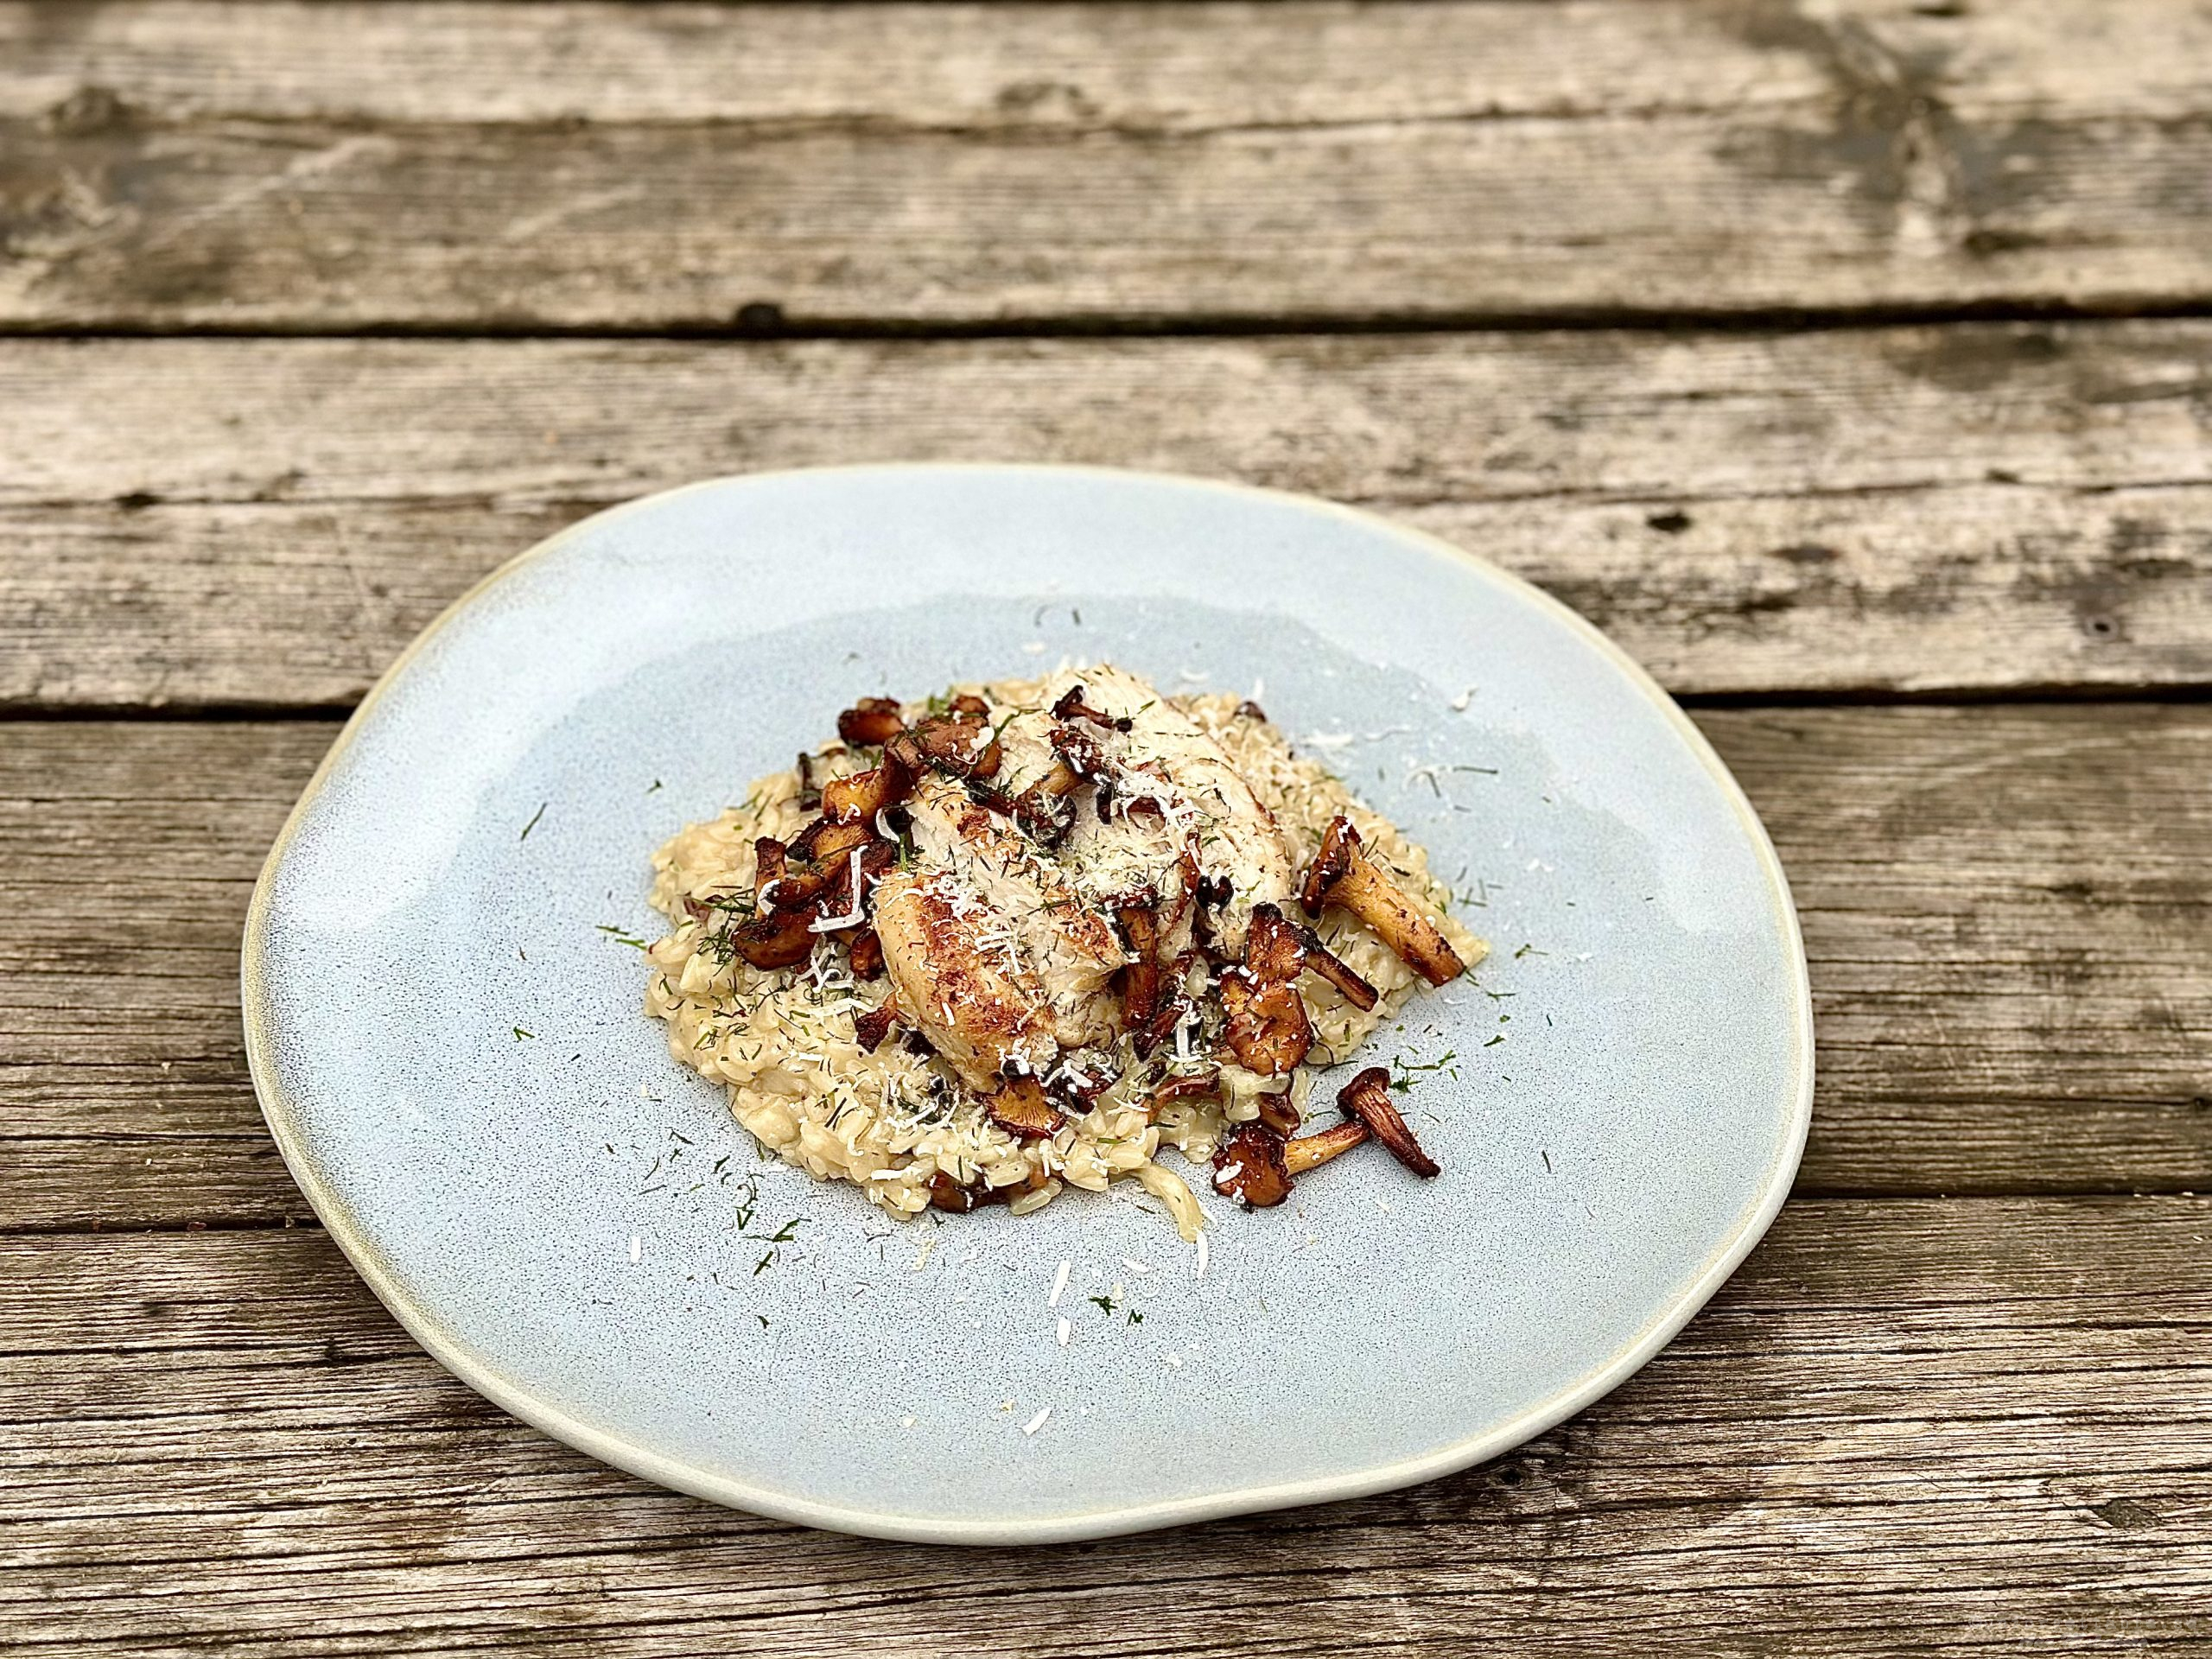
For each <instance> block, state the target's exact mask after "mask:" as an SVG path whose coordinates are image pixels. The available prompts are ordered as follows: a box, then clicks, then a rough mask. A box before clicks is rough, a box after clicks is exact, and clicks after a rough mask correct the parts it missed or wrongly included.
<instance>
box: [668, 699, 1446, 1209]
mask: <svg viewBox="0 0 2212 1659" xmlns="http://www.w3.org/2000/svg"><path fill="white" fill-rule="evenodd" d="M653 868H654V872H655V880H654V884H653V891H652V903H653V906H654V907H655V908H656V909H658V910H659V911H660V912H662V913H664V915H666V916H667V917H668V918H670V920H671V922H672V923H673V924H674V926H673V930H672V931H671V932H670V933H669V934H668V936H667V937H666V938H663V939H661V940H659V941H658V943H657V944H654V945H653V946H652V950H650V952H649V953H648V962H649V971H650V982H649V984H648V988H647V991H646V1007H647V1008H648V1010H649V1011H650V1012H651V1013H652V1014H654V1015H656V1016H657V1017H658V1018H660V1019H662V1020H666V1021H667V1022H668V1039H669V1047H670V1049H671V1052H673V1053H674V1054H675V1055H676V1056H677V1058H679V1059H681V1060H683V1062H685V1063H686V1064H687V1065H692V1066H694V1067H696V1068H697V1069H698V1070H699V1071H702V1072H703V1073H704V1074H705V1075H707V1076H708V1077H712V1078H715V1080H717V1081H719V1082H721V1083H722V1084H726V1085H727V1086H728V1090H729V1099H730V1106H731V1109H733V1110H734V1112H735V1114H736V1116H737V1118H738V1121H739V1122H741V1123H742V1124H744V1126H745V1127H746V1128H747V1129H749V1130H750V1131H752V1133H753V1135H754V1136H756V1137H757V1138H758V1139H759V1141H760V1144H761V1145H762V1146H763V1147H766V1148H767V1149H769V1150H771V1151H772V1152H774V1153H775V1154H777V1155H778V1156H779V1157H781V1158H782V1159H783V1160H785V1162H787V1163H791V1164H796V1165H798V1166H799V1167H801V1168H802V1169H804V1170H805V1171H806V1172H807V1173H809V1174H810V1175H812V1176H814V1177H815V1178H816V1179H818V1180H847V1181H851V1182H853V1183H854V1184H855V1185H858V1186H859V1187H860V1188H861V1191H862V1192H865V1193H867V1195H868V1198H870V1199H871V1200H873V1201H874V1203H876V1204H878V1205H881V1206H882V1207H883V1208H884V1209H886V1210H888V1211H893V1212H894V1213H896V1214H899V1215H902V1216H912V1215H916V1214H918V1213H919V1212H920V1211H923V1210H924V1209H925V1208H928V1207H930V1206H931V1205H934V1206H936V1207H937V1208H938V1209H940V1210H945V1211H969V1210H973V1209H975V1208H976V1206H978V1205H988V1204H1005V1205H1010V1206H1011V1208H1012V1210H1013V1212H1014V1214H1016V1215H1027V1214H1028V1213H1030V1212H1032V1211H1036V1210H1039V1209H1041V1208H1042V1207H1043V1206H1044V1205H1047V1204H1049V1203H1051V1202H1052V1199H1053V1198H1056V1197H1058V1195H1059V1193H1060V1192H1062V1191H1063V1190H1064V1189H1065V1187H1067V1186H1079V1187H1083V1188H1085V1189H1087V1190H1089V1191H1091V1192H1104V1191H1105V1190H1106V1188H1107V1187H1108V1185H1109V1184H1110V1183H1112V1182H1113V1181H1115V1180H1116V1179H1121V1178H1124V1177H1126V1178H1128V1179H1132V1180H1135V1181H1136V1182H1137V1183H1138V1184H1139V1185H1141V1186H1142V1187H1143V1188H1144V1189H1145V1190H1146V1191H1147V1192H1150V1193H1152V1194H1153V1195H1154V1197H1155V1198H1158V1199H1159V1200H1160V1202H1161V1203H1162V1204H1164V1205H1166V1208H1167V1210H1168V1211H1169V1212H1170V1213H1171V1214H1172V1215H1173V1217H1174V1220H1175V1224H1176V1226H1177V1228H1178V1230H1179V1231H1180V1232H1181V1233H1182V1235H1183V1236H1184V1237H1185V1238H1194V1237H1196V1236H1197V1234H1198V1230H1199V1229H1200V1228H1201V1227H1203V1226H1204V1225H1205V1213H1204V1211H1202V1210H1201V1208H1200V1206H1199V1205H1198V1201H1197V1199H1196V1198H1194V1197H1193V1196H1192V1192H1191V1190H1190V1188H1189V1186H1188V1185H1185V1181H1184V1179H1183V1178H1182V1177H1181V1176H1179V1174H1177V1173H1175V1172H1174V1171H1173V1169H1171V1168H1169V1167H1168V1166H1166V1165H1164V1164H1162V1163H1161V1162H1160V1161H1159V1155H1160V1149H1161V1148H1162V1147H1173V1148H1174V1149H1175V1150H1176V1151H1177V1152H1178V1153H1179V1154H1181V1155H1182V1157H1183V1158H1185V1160H1190V1161H1191V1162H1192V1163H1193V1164H1197V1165H1200V1166H1204V1165H1207V1164H1209V1163H1210V1164H1211V1179H1212V1182H1213V1185H1214V1189H1215V1190H1216V1191H1217V1192H1220V1193H1222V1194H1224V1195H1226V1196H1228V1197H1230V1198H1235V1199H1236V1200H1238V1201H1239V1202H1241V1203H1243V1204H1245V1205H1251V1206H1254V1207H1264V1206H1267V1205H1277V1204H1281V1202H1282V1201H1283V1199H1284V1198H1286V1197H1287V1196H1288V1194H1289V1192H1290V1188H1291V1183H1292V1182H1293V1180H1294V1179H1296V1178H1297V1177H1299V1176H1300V1175H1301V1174H1303V1173H1305V1172H1306V1171H1307V1170H1310V1169H1313V1168H1314V1167H1315V1166H1318V1165H1320V1164H1323V1163H1326V1162H1328V1161H1329V1160H1332V1159H1334V1158H1336V1157H1338V1156H1340V1155H1342V1154H1344V1153H1346V1152H1348V1151H1350V1150H1351V1149H1352V1148H1353V1147H1357V1146H1358V1145H1359V1144H1360V1143H1362V1142H1363V1141H1369V1140H1374V1141H1380V1142H1381V1143H1382V1144H1383V1147H1386V1148H1387V1149H1388V1150H1389V1152H1390V1153H1392V1154H1395V1156H1396V1158H1397V1159H1398V1160H1399V1161H1400V1162H1402V1163H1403V1164H1404V1165H1405V1166H1407V1167H1408V1168H1409V1169H1411V1170H1413V1171H1414V1172H1415V1173H1419V1174H1421V1175H1425V1176H1426V1175H1433V1174H1435V1173H1437V1166H1436V1165H1435V1164H1434V1163H1433V1162H1432V1161H1431V1160H1429V1158H1428V1156H1427V1154H1425V1153H1424V1152H1423V1151H1422V1150H1421V1147H1420V1145H1419V1143H1418V1142H1417V1141H1416V1140H1415V1138H1414V1135H1413V1133H1412V1132H1411V1130H1410V1129H1408V1127H1407V1125H1406V1123H1405V1122H1404V1120H1403V1118H1402V1116H1400V1114H1399V1113H1398V1111H1397V1110H1396V1109H1395V1107H1394V1106H1393V1105H1392V1103H1391V1100H1390V1090H1389V1074H1388V1073H1387V1072H1386V1071H1384V1070H1383V1068H1382V1067H1380V1066H1370V1067H1369V1068H1367V1069H1366V1070H1365V1071H1362V1072H1360V1073H1359V1074H1358V1075H1357V1077H1354V1078H1353V1080H1352V1081H1351V1084H1349V1085H1348V1086H1346V1087H1345V1088H1344V1089H1343V1090H1341V1091H1339V1093H1338V1105H1339V1106H1340V1108H1341V1112H1340V1113H1339V1114H1330V1115H1326V1116H1328V1119H1329V1121H1328V1122H1327V1124H1326V1126H1325V1127H1322V1128H1317V1129H1315V1130H1314V1131H1313V1132H1312V1133H1304V1132H1302V1130H1303V1126H1304V1123H1305V1121H1306V1114H1307V1109H1308V1107H1309V1105H1310V1104H1311V1101H1310V1096H1311V1093H1312V1090H1313V1078H1314V1076H1315V1073H1316V1072H1317V1071H1319V1069H1321V1068H1323V1067H1326V1066H1332V1065H1339V1064H1341V1063H1342V1062H1344V1061H1345V1060H1348V1059H1350V1058H1351V1057H1352V1056H1353V1054H1354V1053H1355V1052H1357V1050H1358V1048H1359V1046H1360V1045H1361V1044H1362V1043H1363V1042H1364V1041H1365V1040H1366V1039H1367V1038H1368V1036H1369V1035H1370V1033H1372V1032H1374V1031H1375V1029H1376V1027H1379V1026H1380V1025H1382V1024H1383V1021H1385V1020H1388V1019H1389V1018H1391V1017H1392V1016H1393V1015H1394V1014H1395V1013H1396V1012H1397V1010H1398V1009H1399V1008H1400V1007H1402V1005H1403V1004H1404V1003H1405V1002H1406V1001H1407V1000H1408V998H1410V997H1411V996H1413V995H1414V994H1415V992H1417V991H1419V990H1421V989H1422V988H1425V987H1427V986H1437V985H1442V984H1444V983H1446V982H1447V981H1449V980H1451V979H1452V978H1454V977H1455V976H1458V975H1459V974H1460V973H1462V972H1464V971H1465V969H1467V967H1469V966H1470V965H1471V964H1472V963H1475V962H1477V961H1478V960H1479V959H1480V957H1481V956H1482V954H1483V952H1484V944H1483V943H1482V941H1480V940H1479V939H1478V938H1474V937H1473V936H1472V935H1471V934H1470V933H1469V932H1468V931H1467V930H1466V929H1465V928H1464V927H1462V926H1460V925H1459V924H1458V923H1457V922H1456V921H1454V920H1452V918H1451V917H1450V916H1449V915H1447V914H1446V912H1445V910H1444V908H1443V901H1444V899H1445V897H1446V895H1445V893H1444V889H1443V888H1442V887H1440V886H1439V885H1438V883H1437V882H1435V881H1434V880H1432V879H1431V877H1430V876H1429V874H1428V868H1427V857H1426V855H1424V854H1423V852H1422V851H1421V849H1420V848H1418V847H1416V846H1414V845H1413V844H1412V843H1411V842H1408V840H1407V839H1406V838H1405V837H1404V836H1402V835H1400V834H1399V833H1398V831H1397V830H1396V829H1395V828H1394V827H1393V826H1392V825H1391V824H1390V823H1389V822H1388V821H1387V820H1385V819H1383V817H1380V816H1378V815H1377V814H1376V813H1374V812H1372V811H1370V810H1368V809H1367V808H1366V807H1364V806H1363V805H1361V804H1360V803H1359V802H1357V800H1355V799H1353V798H1352V796H1351V791H1348V790H1347V789H1346V788H1345V787H1344V785H1343V784H1342V783H1341V782H1339V781H1338V779H1335V778H1334V777H1332V776H1331V775H1330V774H1329V773H1328V772H1325V770H1323V769H1322V768H1321V767H1320V766H1318V765H1316V764H1315V763H1314V762H1313V761H1312V760H1306V759H1302V758H1300V756H1299V755H1297V754H1296V753H1294V752H1293V750H1292V747H1291V746H1290V744H1289V743H1287V741H1285V740H1284V738H1283V736H1282V734H1281V733H1280V732H1278V731H1277V730H1276V729H1275V728H1274V726H1272V725H1271V724H1269V723H1268V719H1267V717H1266V715H1263V714H1262V712H1261V711H1260V709H1257V708H1256V707H1255V706H1254V705H1253V704H1251V703H1249V702H1240V701H1239V700H1238V699H1236V697H1234V696H1162V695H1161V694H1160V692H1159V691H1158V690H1156V689H1154V687H1153V686H1152V685H1150V684H1148V683H1146V682H1145V681H1144V680H1142V679H1141V678H1139V677H1137V676H1135V675H1134V674H1129V673H1125V672H1123V671H1121V670H1119V669H1116V668H1113V667H1110V666H1108V665H1105V664H1098V665H1095V666H1092V667H1090V668H1085V669H1079V670H1077V669H1065V670H1062V671H1059V672H1058V673H1056V674H1053V675H1051V676H1049V677H1046V678H1045V679H1042V680H1008V681H1002V682H1000V683H996V684H991V685H976V686H960V687H956V688H954V689H953V690H952V691H951V692H950V693H949V694H948V695H946V696H935V697H931V698H929V699H928V700H926V701H925V702H910V703H900V702H893V701H892V700H890V699H888V698H881V697H868V698H863V699H861V701H860V702H858V703H857V704H855V706H854V707H853V708H850V709H846V710H845V711H844V712H843V713H842V714H841V715H839V716H838V717H837V741H836V742H834V743H830V744H829V745H827V746H825V747H823V748H821V749H819V750H817V751H815V752H814V753H808V754H802V755H800V756H799V757H798V764H797V765H796V766H793V767H792V768H791V770H790V771H788V772H777V773H774V774H772V776H770V777H767V778H764V779H760V782H758V783H757V784H755V785H753V790H752V792H751V793H750V794H749V795H747V798H746V799H745V802H744V804H742V805H741V806H736V807H733V808H731V809H729V810H727V811H725V812H724V813H723V814H722V815H721V817H718V818H716V819H715V820H714V821H713V822H711V823H698V824H693V825H691V826H690V828H688V829H684V830H683V832H682V833H681V834H679V835H677V836H676V837H675V838H674V839H673V840H671V841H670V842H668V844H667V845H666V846H664V847H663V848H662V849H660V850H659V851H658V853H656V854H655V855H654V856H653Z"/></svg>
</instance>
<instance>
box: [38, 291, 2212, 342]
mask: <svg viewBox="0 0 2212 1659" xmlns="http://www.w3.org/2000/svg"><path fill="white" fill-rule="evenodd" d="M2206 319H2212V295H2206V296H2201V297H2191V298H2188V299H2183V300H2169V301H2157V302H2123V301H2113V302H2098V301H2094V300H2063V299H2056V298H2044V299H2031V300H2020V299H2010V298H2000V299H1991V300H1970V301H1950V302H1942V303H1934V304H1878V305H1833V306H1820V307H1810V306H1808V307H1805V308H1775V307H1757V306H1752V307H1736V308H1730V307H1726V306H1716V307H1710V308H1689V307H1684V306H1680V305H1668V306H1656V307H1641V306H1635V305H1615V306H1588V305H1581V306H1576V305H1567V306H1560V307H1557V308H1540V307H1531V308H1526V309H1522V310H1518V311H1469V310H1464V309H1454V308H1438V309H1435V310H1426V309H1424V310H1402V311H1376V312H1370V313H1366V314H1362V313H1358V312H1342V311H1321V312H1312V313H1304V314H1300V313H1280V314H1276V315H1268V316H1264V317H1254V316H1249V315H1243V314H1241V313H1237V314H1223V315H1209V314H1206V313H1203V312H1198V313H1190V314H1181V313H1156V312H1133V313H1130V314H1128V315H1096V314H1090V313H1051V312H1047V313H1039V314H1037V315H1020V316H1007V317H993V318H988V319H977V320H975V321H960V320H957V319H930V318H915V319H906V318H899V317H868V316H845V315H836V314H829V313H823V314H815V315H798V316H793V315H789V314H788V313H787V312H786V311H785V308H784V307H782V306H781V305H779V304H778V303H777V302H774V301H772V300H761V301H755V302H751V303H748V304H746V305H743V306H741V307H739V308H737V310H736V312H735V313H734V315H732V316H731V317H730V319H729V320H728V321H727V322H724V323H719V324H705V323H698V324H685V323H677V322H653V323H641V324H638V325H635V326H631V325H626V324H622V323H619V322H591V323H575V324H563V323H557V322H544V321H527V322H518V323H513V324H505V323H501V322H499V321H496V320H489V319H487V320H484V321H467V322H408V321H388V322H368V323H348V322H343V321H340V322H334V323H330V324H327V325H325V324H317V323H299V324H283V323H271V322H269V321H249V322H241V323H238V324H226V323H223V322H219V321H188V322H162V323H148V324H146V325H145V326H143V327H135V326H132V325H131V324H129V323H127V322H122V321H102V322H100V323H99V324H98V325H97V326H86V325H76V324H69V323H44V322H38V321H22V320H16V319H8V318H0V340H623V341H629V340H636V341H644V342H650V341H653V340H667V341H671V342H676V343H692V342H713V341H722V340H770V341H777V342H785V341H790V342H802V341H808V340H899V341H912V342H914V343H918V344H919V343H925V342H927V341H930V340H1282V339H1304V338H1310V337H1313V336H1317V335H1318V336H1322V337H1332V336H1344V337H1349V338H1357V337H1359V336H1362V335H1368V334H1383V335H1421V334H1457V335H1469V334H1572V333H1578V332H1586V333H1600V332H1610V333H1618V334H1662V335H1663V334H1743V335H1749V336H1757V335H1761V334H1845V333H1853V332H1857V331H1862V330H1866V331H1871V330H1873V329H1879V328H1897V327H1943V326H1945V325H1947V324H1952V323H2005V322H2016V323H2038V322H2135V321H2140V322H2162V321H2175V322H2187V321H2203V320H2206Z"/></svg>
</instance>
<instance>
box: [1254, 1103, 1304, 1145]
mask: <svg viewBox="0 0 2212 1659" xmlns="http://www.w3.org/2000/svg"><path fill="white" fill-rule="evenodd" d="M1259 1109H1260V1122H1262V1123H1264V1124H1266V1125H1267V1126H1268V1128H1271V1129H1273V1130H1274V1132H1275V1133H1276V1134H1277V1135H1281V1136H1282V1137H1283V1138H1284V1139H1285V1140H1288V1139H1289V1138H1290V1137H1291V1136H1292V1135H1296V1134H1297V1133H1298V1125H1299V1122H1300V1118H1299V1116H1298V1108H1297V1107H1295V1106H1294V1105H1292V1104H1291V1103H1290V1096H1288V1095H1262V1096H1260V1099H1259Z"/></svg>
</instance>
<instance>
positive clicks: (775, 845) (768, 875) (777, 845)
mask: <svg viewBox="0 0 2212 1659" xmlns="http://www.w3.org/2000/svg"><path fill="white" fill-rule="evenodd" d="M790 852H791V849H789V848H788V847H786V846H785V845H784V843H783V842H780V841H778V840H777V839H776V838H775V837H774V836H761V837H760V840H758V841H756V842H753V903H754V904H756V905H760V904H768V903H772V902H773V900H774V898H775V895H774V894H773V893H768V889H769V888H770V887H773V886H775V885H776V884H777V883H779V882H780V881H781V880H783V879H784V863H785V859H786V858H787V857H788V856H789V855H790ZM764 893H766V894H767V897H766V898H765V899H764V898H763V897H762V895H763V894H764Z"/></svg>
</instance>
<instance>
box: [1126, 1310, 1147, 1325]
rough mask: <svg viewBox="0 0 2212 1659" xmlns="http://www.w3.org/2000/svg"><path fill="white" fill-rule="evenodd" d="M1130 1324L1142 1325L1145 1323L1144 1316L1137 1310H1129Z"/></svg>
mask: <svg viewBox="0 0 2212 1659" xmlns="http://www.w3.org/2000/svg"><path fill="white" fill-rule="evenodd" d="M1129 1323H1130V1324H1131V1325H1142V1324H1143V1323H1144V1315H1143V1314H1142V1313H1139V1312H1138V1311H1137V1310H1136V1309H1135V1308H1134V1307H1133V1308H1131V1309H1130V1310H1129Z"/></svg>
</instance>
